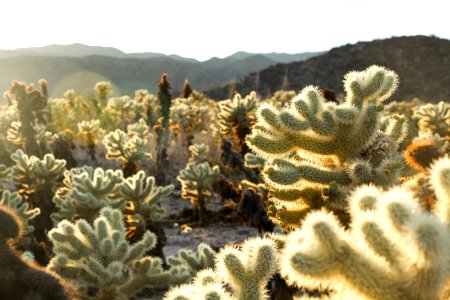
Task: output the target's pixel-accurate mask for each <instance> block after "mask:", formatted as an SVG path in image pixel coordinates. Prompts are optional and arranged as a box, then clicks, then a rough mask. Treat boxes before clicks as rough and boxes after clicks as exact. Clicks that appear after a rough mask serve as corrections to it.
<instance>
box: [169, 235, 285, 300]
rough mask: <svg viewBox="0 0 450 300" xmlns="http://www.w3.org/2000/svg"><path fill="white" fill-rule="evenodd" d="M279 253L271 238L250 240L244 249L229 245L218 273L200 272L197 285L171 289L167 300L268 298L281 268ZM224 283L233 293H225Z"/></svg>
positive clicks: (220, 257)
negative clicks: (274, 275) (277, 271)
mask: <svg viewBox="0 0 450 300" xmlns="http://www.w3.org/2000/svg"><path fill="white" fill-rule="evenodd" d="M276 252H277V249H276V246H275V242H273V241H272V240H270V239H260V238H254V239H249V240H247V241H246V242H245V243H244V244H243V245H242V249H241V250H238V249H237V248H235V247H233V246H227V247H225V248H223V249H222V250H221V251H220V252H219V254H218V255H217V262H216V271H215V272H213V271H212V270H209V269H206V270H203V271H201V272H199V273H198V274H197V277H196V279H194V282H193V284H190V285H184V286H181V287H178V288H176V289H173V290H171V291H169V292H168V293H167V294H166V296H165V298H164V299H165V300H175V299H176V300H194V299H205V300H206V299H230V300H231V299H233V300H261V299H267V298H268V293H267V290H266V286H267V283H268V281H269V279H270V278H271V277H272V275H273V274H274V273H275V270H276V269H277V267H278V262H277V255H276ZM222 283H224V284H226V285H227V286H228V287H230V288H231V290H232V294H230V293H228V292H225V289H224V286H223V285H222Z"/></svg>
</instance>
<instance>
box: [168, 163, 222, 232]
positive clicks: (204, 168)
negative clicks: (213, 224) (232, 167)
mask: <svg viewBox="0 0 450 300" xmlns="http://www.w3.org/2000/svg"><path fill="white" fill-rule="evenodd" d="M219 173H220V169H219V166H214V167H212V168H211V166H210V165H209V163H208V162H204V163H201V164H195V163H188V164H187V165H186V168H184V169H183V170H181V171H180V175H178V177H177V179H178V181H180V182H181V186H182V194H181V196H182V197H183V198H187V199H190V201H191V203H192V205H193V206H194V208H195V214H196V215H197V216H198V220H199V222H200V224H203V223H204V221H205V214H206V205H207V202H208V201H209V200H210V199H211V197H212V192H213V191H212V183H213V182H212V181H213V179H214V178H215V177H216V176H218V175H219Z"/></svg>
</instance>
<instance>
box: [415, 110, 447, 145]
mask: <svg viewBox="0 0 450 300" xmlns="http://www.w3.org/2000/svg"><path fill="white" fill-rule="evenodd" d="M413 119H417V120H418V125H419V128H420V131H422V132H430V133H432V134H439V135H440V136H441V137H443V138H444V139H445V140H446V141H450V103H447V102H444V101H441V102H439V103H438V104H431V103H430V104H426V105H423V106H422V107H420V108H419V109H418V110H416V111H415V112H414V114H413Z"/></svg>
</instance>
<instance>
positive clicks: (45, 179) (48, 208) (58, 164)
mask: <svg viewBox="0 0 450 300" xmlns="http://www.w3.org/2000/svg"><path fill="white" fill-rule="evenodd" d="M11 159H12V160H13V161H14V162H15V165H14V166H13V167H12V170H13V177H12V178H13V179H12V181H13V183H14V184H16V185H17V186H18V187H19V189H18V190H17V192H18V193H19V194H20V196H21V197H22V198H23V199H24V200H25V201H26V202H28V203H30V204H31V206H32V207H39V208H40V209H41V214H40V215H38V216H37V217H36V218H34V219H33V222H34V226H35V227H36V233H35V236H36V238H37V239H38V240H39V241H42V240H44V241H45V240H46V235H45V231H46V230H49V229H50V228H52V227H53V222H52V221H51V219H50V215H51V214H52V213H53V212H55V206H54V204H53V202H52V196H53V191H54V189H55V188H56V185H57V184H58V183H59V178H60V177H62V175H63V173H64V171H65V166H66V161H65V160H62V159H55V157H54V156H53V154H46V155H45V156H44V158H43V159H39V158H37V157H36V156H28V155H26V154H25V153H24V152H23V151H22V150H17V151H16V152H15V153H13V154H12V155H11Z"/></svg>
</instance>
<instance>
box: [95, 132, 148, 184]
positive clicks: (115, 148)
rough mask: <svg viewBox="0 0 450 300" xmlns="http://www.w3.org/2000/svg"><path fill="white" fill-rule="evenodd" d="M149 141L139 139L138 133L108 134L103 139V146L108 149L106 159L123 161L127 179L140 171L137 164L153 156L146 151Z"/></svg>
mask: <svg viewBox="0 0 450 300" xmlns="http://www.w3.org/2000/svg"><path fill="white" fill-rule="evenodd" d="M147 141H148V140H147V138H145V139H143V138H141V137H139V136H138V134H136V132H128V133H125V132H124V131H122V130H120V129H117V130H116V131H113V132H110V133H108V134H107V135H106V136H105V138H104V139H103V144H104V145H105V147H106V158H107V159H118V160H121V161H122V163H123V172H124V176H125V177H129V176H131V175H134V174H136V172H137V171H138V167H137V165H136V162H137V161H144V160H147V159H149V158H150V157H151V154H150V153H149V152H147V150H146V145H147Z"/></svg>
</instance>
